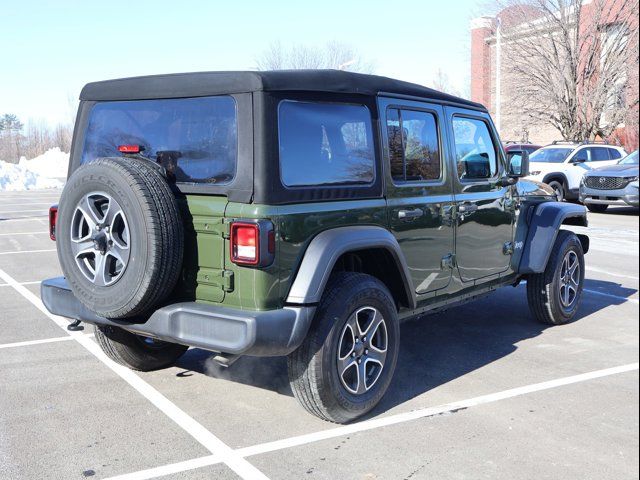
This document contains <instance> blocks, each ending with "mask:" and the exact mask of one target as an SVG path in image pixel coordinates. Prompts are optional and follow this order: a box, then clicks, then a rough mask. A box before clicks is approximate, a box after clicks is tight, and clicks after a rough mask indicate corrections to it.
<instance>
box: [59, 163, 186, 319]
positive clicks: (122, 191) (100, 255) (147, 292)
mask: <svg viewBox="0 0 640 480" xmlns="http://www.w3.org/2000/svg"><path fill="white" fill-rule="evenodd" d="M58 211H59V214H58V222H57V229H58V231H59V232H60V235H59V236H58V241H57V243H58V245H57V247H58V259H59V260H60V266H61V267H62V271H63V272H64V275H65V277H66V279H67V283H68V285H69V287H70V288H71V290H72V291H73V294H74V296H75V297H76V298H77V299H78V300H79V301H80V302H81V303H82V304H83V305H84V306H85V307H87V308H88V309H89V310H90V311H92V312H94V313H96V314H97V315H99V316H102V317H106V318H131V317H138V316H147V315H148V314H149V312H151V311H153V309H154V308H156V307H157V306H158V305H159V304H161V303H162V302H164V301H166V299H167V298H168V296H169V295H170V294H171V293H172V291H173V289H174V287H175V286H176V284H177V281H178V279H179V277H180V271H181V269H182V257H183V251H184V230H183V223H182V218H181V215H180V211H179V209H178V204H177V200H176V198H175V195H174V193H173V191H172V190H171V187H170V186H169V184H168V183H167V180H166V178H165V177H164V176H163V175H162V174H161V173H160V172H159V171H158V169H156V168H155V166H154V165H153V164H151V163H149V162H146V161H143V160H138V159H133V158H131V159H129V158H100V159H97V160H94V161H92V162H89V163H87V164H84V165H82V166H80V167H79V168H78V169H77V170H76V171H75V172H74V173H73V175H71V177H70V178H69V180H68V181H67V184H66V185H65V188H64V191H63V192H62V195H61V197H60V207H59V210H58Z"/></svg>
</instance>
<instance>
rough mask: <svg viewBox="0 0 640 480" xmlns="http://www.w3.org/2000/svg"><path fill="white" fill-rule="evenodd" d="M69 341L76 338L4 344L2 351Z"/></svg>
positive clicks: (86, 335) (90, 334) (89, 334)
mask: <svg viewBox="0 0 640 480" xmlns="http://www.w3.org/2000/svg"><path fill="white" fill-rule="evenodd" d="M83 335H84V336H85V337H93V333H85V334H83ZM67 340H74V337H70V336H69V335H67V336H66V337H54V338H43V339H42V340H29V341H26V342H15V343H3V344H2V345H0V349H3V348H16V347H29V346H31V345H41V344H43V343H56V342H64V341H67Z"/></svg>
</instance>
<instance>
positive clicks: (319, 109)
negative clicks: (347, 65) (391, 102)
mask: <svg viewBox="0 0 640 480" xmlns="http://www.w3.org/2000/svg"><path fill="white" fill-rule="evenodd" d="M278 128H279V131H278V141H279V155H280V178H281V180H282V183H283V184H284V185H285V186H287V187H302V186H325V185H328V186H331V185H345V184H352V185H370V184H372V183H373V181H374V180H375V150H374V143H373V130H372V124H371V113H370V111H369V109H368V108H367V107H366V106H364V105H355V104H340V103H320V102H302V101H293V100H283V101H282V102H280V106H279V108H278Z"/></svg>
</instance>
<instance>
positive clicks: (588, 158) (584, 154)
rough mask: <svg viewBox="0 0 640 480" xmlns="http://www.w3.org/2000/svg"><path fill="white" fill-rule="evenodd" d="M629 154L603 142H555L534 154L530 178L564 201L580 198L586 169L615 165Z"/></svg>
mask: <svg viewBox="0 0 640 480" xmlns="http://www.w3.org/2000/svg"><path fill="white" fill-rule="evenodd" d="M626 154H627V152H625V150H624V148H622V147H616V146H614V145H607V144H603V143H590V142H553V143H552V144H551V145H547V146H546V147H542V148H541V149H539V150H536V151H535V152H533V153H532V154H531V156H530V157H529V161H530V164H529V171H530V172H531V174H530V175H529V177H527V178H528V179H529V180H536V181H538V182H543V183H546V184H547V185H549V186H550V187H551V188H553V189H554V190H555V192H556V195H557V196H558V200H560V201H562V200H577V199H578V194H579V192H580V181H581V180H582V177H583V176H584V174H585V173H586V172H588V171H589V170H591V169H593V168H597V167H602V166H605V165H614V164H615V163H617V162H618V161H619V160H620V159H621V158H622V157H624V156H626Z"/></svg>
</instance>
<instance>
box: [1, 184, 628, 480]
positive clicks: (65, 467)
mask: <svg viewBox="0 0 640 480" xmlns="http://www.w3.org/2000/svg"><path fill="white" fill-rule="evenodd" d="M59 194H60V192H59V191H56V190H43V191H37V192H0V299H1V304H0V478H1V479H23V478H24V479H32V478H54V479H73V478H88V477H90V478H113V477H118V478H120V479H123V478H125V479H143V478H167V479H204V478H207V479H211V478H215V479H237V478H244V479H253V478H270V479H302V478H308V479H357V480H374V479H412V480H415V479H427V478H429V479H434V478H437V479H445V478H447V479H448V478H451V479H476V478H492V479H493V478H499V479H513V478H536V479H547V478H548V479H556V478H571V479H574V478H575V479H608V478H611V479H614V478H615V479H620V478H638V447H639V445H638V406H639V405H638V353H639V350H638V310H639V305H638V302H639V295H638V289H639V285H638V281H639V280H638V267H639V264H638V260H639V254H638V212H637V210H633V209H627V208H615V209H611V211H610V212H608V213H606V214H591V213H590V214H589V220H590V227H589V229H587V230H588V233H589V235H590V237H591V251H590V252H589V254H588V255H587V257H586V264H587V281H586V287H585V293H584V297H583V303H582V307H581V310H580V313H579V316H578V319H577V320H576V321H574V322H572V323H571V324H568V325H564V326H560V327H552V328H547V327H545V326H543V325H540V324H537V323H536V322H535V321H534V320H533V319H532V316H531V314H530V313H529V310H528V308H527V303H526V295H525V287H524V286H522V285H521V286H519V287H517V288H507V289H502V290H499V291H497V292H496V293H495V294H493V295H492V296H489V297H486V298H484V299H481V300H478V301H476V302H474V303H470V304H467V305H464V306H460V307H456V308H453V309H451V310H449V311H447V312H444V313H440V314H437V315H431V316H427V317H423V318H421V319H416V320H412V321H409V322H406V323H405V324H403V326H402V329H401V337H402V340H401V353H400V359H399V362H398V367H397V371H396V374H395V377H394V380H393V382H392V384H391V387H390V390H389V391H388V393H387V395H386V397H385V398H384V400H383V401H382V403H381V404H380V405H379V406H378V407H377V408H376V409H375V410H374V411H373V413H372V414H370V415H369V416H368V417H367V418H366V419H364V420H363V421H360V422H356V423H354V424H351V425H347V426H338V425H333V424H330V423H326V422H322V421H320V420H318V419H316V418H315V417H312V416H310V415H309V414H307V413H306V412H305V411H304V410H303V409H302V408H300V407H299V406H298V405H297V403H296V401H295V399H294V398H293V396H292V393H291V390H290V388H289V386H288V382H287V375H286V362H285V360H284V359H283V358H268V359H261V358H251V357H246V358H242V359H240V360H239V361H238V362H237V363H235V364H234V365H233V366H232V367H231V368H229V369H223V368H221V367H219V366H217V365H216V364H215V362H213V360H212V355H211V354H210V353H209V352H205V351H202V350H198V349H191V350H189V351H188V352H187V353H186V354H185V355H184V356H183V357H182V358H181V359H180V360H179V362H178V364H177V365H176V366H175V367H172V368H169V369H166V370H162V371H158V372H151V373H138V372H136V373H134V372H131V371H130V370H127V369H125V368H121V367H119V366H116V365H115V364H113V363H112V362H110V361H109V360H107V359H106V358H105V357H104V356H103V355H102V354H101V352H100V350H99V348H98V347H97V345H96V344H95V342H94V341H93V339H92V336H91V333H92V328H91V327H90V326H87V327H86V328H85V330H83V331H80V332H75V333H70V332H67V331H66V330H65V329H64V326H65V325H66V323H67V322H66V321H65V320H64V319H60V318H58V317H55V316H52V315H47V314H46V311H45V310H44V308H43V306H42V304H41V303H40V301H39V281H40V280H42V279H43V278H47V277H51V276H57V275H60V268H59V266H58V260H57V256H56V252H55V245H54V243H53V242H51V240H50V239H49V237H48V233H47V210H48V206H49V204H51V203H55V201H56V200H57V198H58V196H59Z"/></svg>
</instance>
